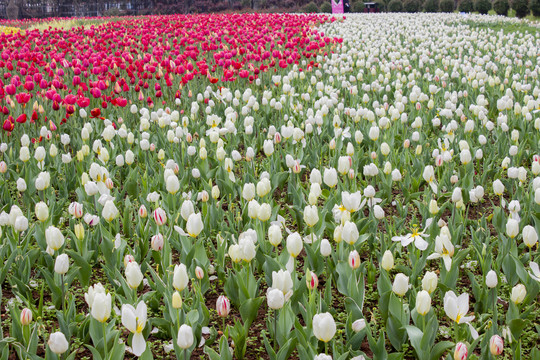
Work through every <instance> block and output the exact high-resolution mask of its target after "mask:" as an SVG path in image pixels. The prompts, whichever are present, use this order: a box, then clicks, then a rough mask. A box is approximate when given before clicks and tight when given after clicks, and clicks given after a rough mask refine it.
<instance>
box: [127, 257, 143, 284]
mask: <svg viewBox="0 0 540 360" xmlns="http://www.w3.org/2000/svg"><path fill="white" fill-rule="evenodd" d="M143 277H144V276H143V274H142V272H141V268H140V266H139V264H137V263H136V262H135V261H130V262H129V263H128V264H127V266H126V282H127V284H128V285H129V287H130V288H132V289H136V288H138V287H139V285H140V284H141V281H142V280H143Z"/></svg>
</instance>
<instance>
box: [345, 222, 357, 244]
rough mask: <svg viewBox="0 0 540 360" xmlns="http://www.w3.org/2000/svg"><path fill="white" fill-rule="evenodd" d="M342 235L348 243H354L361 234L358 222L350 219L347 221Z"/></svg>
mask: <svg viewBox="0 0 540 360" xmlns="http://www.w3.org/2000/svg"><path fill="white" fill-rule="evenodd" d="M341 236H342V238H343V241H345V242H346V243H347V244H350V245H353V244H354V243H355V242H356V240H358V237H359V236H360V234H359V233H358V228H357V227H356V224H355V223H353V222H350V221H347V222H345V224H344V225H343V230H342V232H341Z"/></svg>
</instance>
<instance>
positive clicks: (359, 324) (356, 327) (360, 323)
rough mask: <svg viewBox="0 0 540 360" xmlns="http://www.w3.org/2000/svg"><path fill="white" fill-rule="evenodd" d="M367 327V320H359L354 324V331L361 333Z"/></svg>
mask: <svg viewBox="0 0 540 360" xmlns="http://www.w3.org/2000/svg"><path fill="white" fill-rule="evenodd" d="M365 327H366V320H365V319H358V320H356V321H355V322H353V323H352V329H353V331H354V332H360V331H362V330H364V328H365Z"/></svg>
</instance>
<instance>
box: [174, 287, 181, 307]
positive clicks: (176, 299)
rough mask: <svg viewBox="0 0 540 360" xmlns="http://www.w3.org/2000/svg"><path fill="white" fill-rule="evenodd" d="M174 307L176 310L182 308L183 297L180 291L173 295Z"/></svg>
mask: <svg viewBox="0 0 540 360" xmlns="http://www.w3.org/2000/svg"><path fill="white" fill-rule="evenodd" d="M172 306H173V308H175V309H180V308H181V307H182V296H180V293H179V292H178V291H175V292H174V293H173V295H172Z"/></svg>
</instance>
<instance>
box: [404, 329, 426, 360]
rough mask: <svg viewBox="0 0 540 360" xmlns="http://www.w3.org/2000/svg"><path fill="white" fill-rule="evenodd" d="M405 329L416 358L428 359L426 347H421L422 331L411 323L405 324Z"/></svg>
mask: <svg viewBox="0 0 540 360" xmlns="http://www.w3.org/2000/svg"><path fill="white" fill-rule="evenodd" d="M405 330H407V334H408V335H409V339H410V341H411V345H412V346H413V348H414V350H416V354H417V356H418V359H420V360H424V359H426V360H427V359H428V352H427V351H428V350H429V349H426V348H422V344H421V343H422V338H423V337H424V333H422V331H420V329H419V328H417V327H416V326H413V325H406V326H405Z"/></svg>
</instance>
